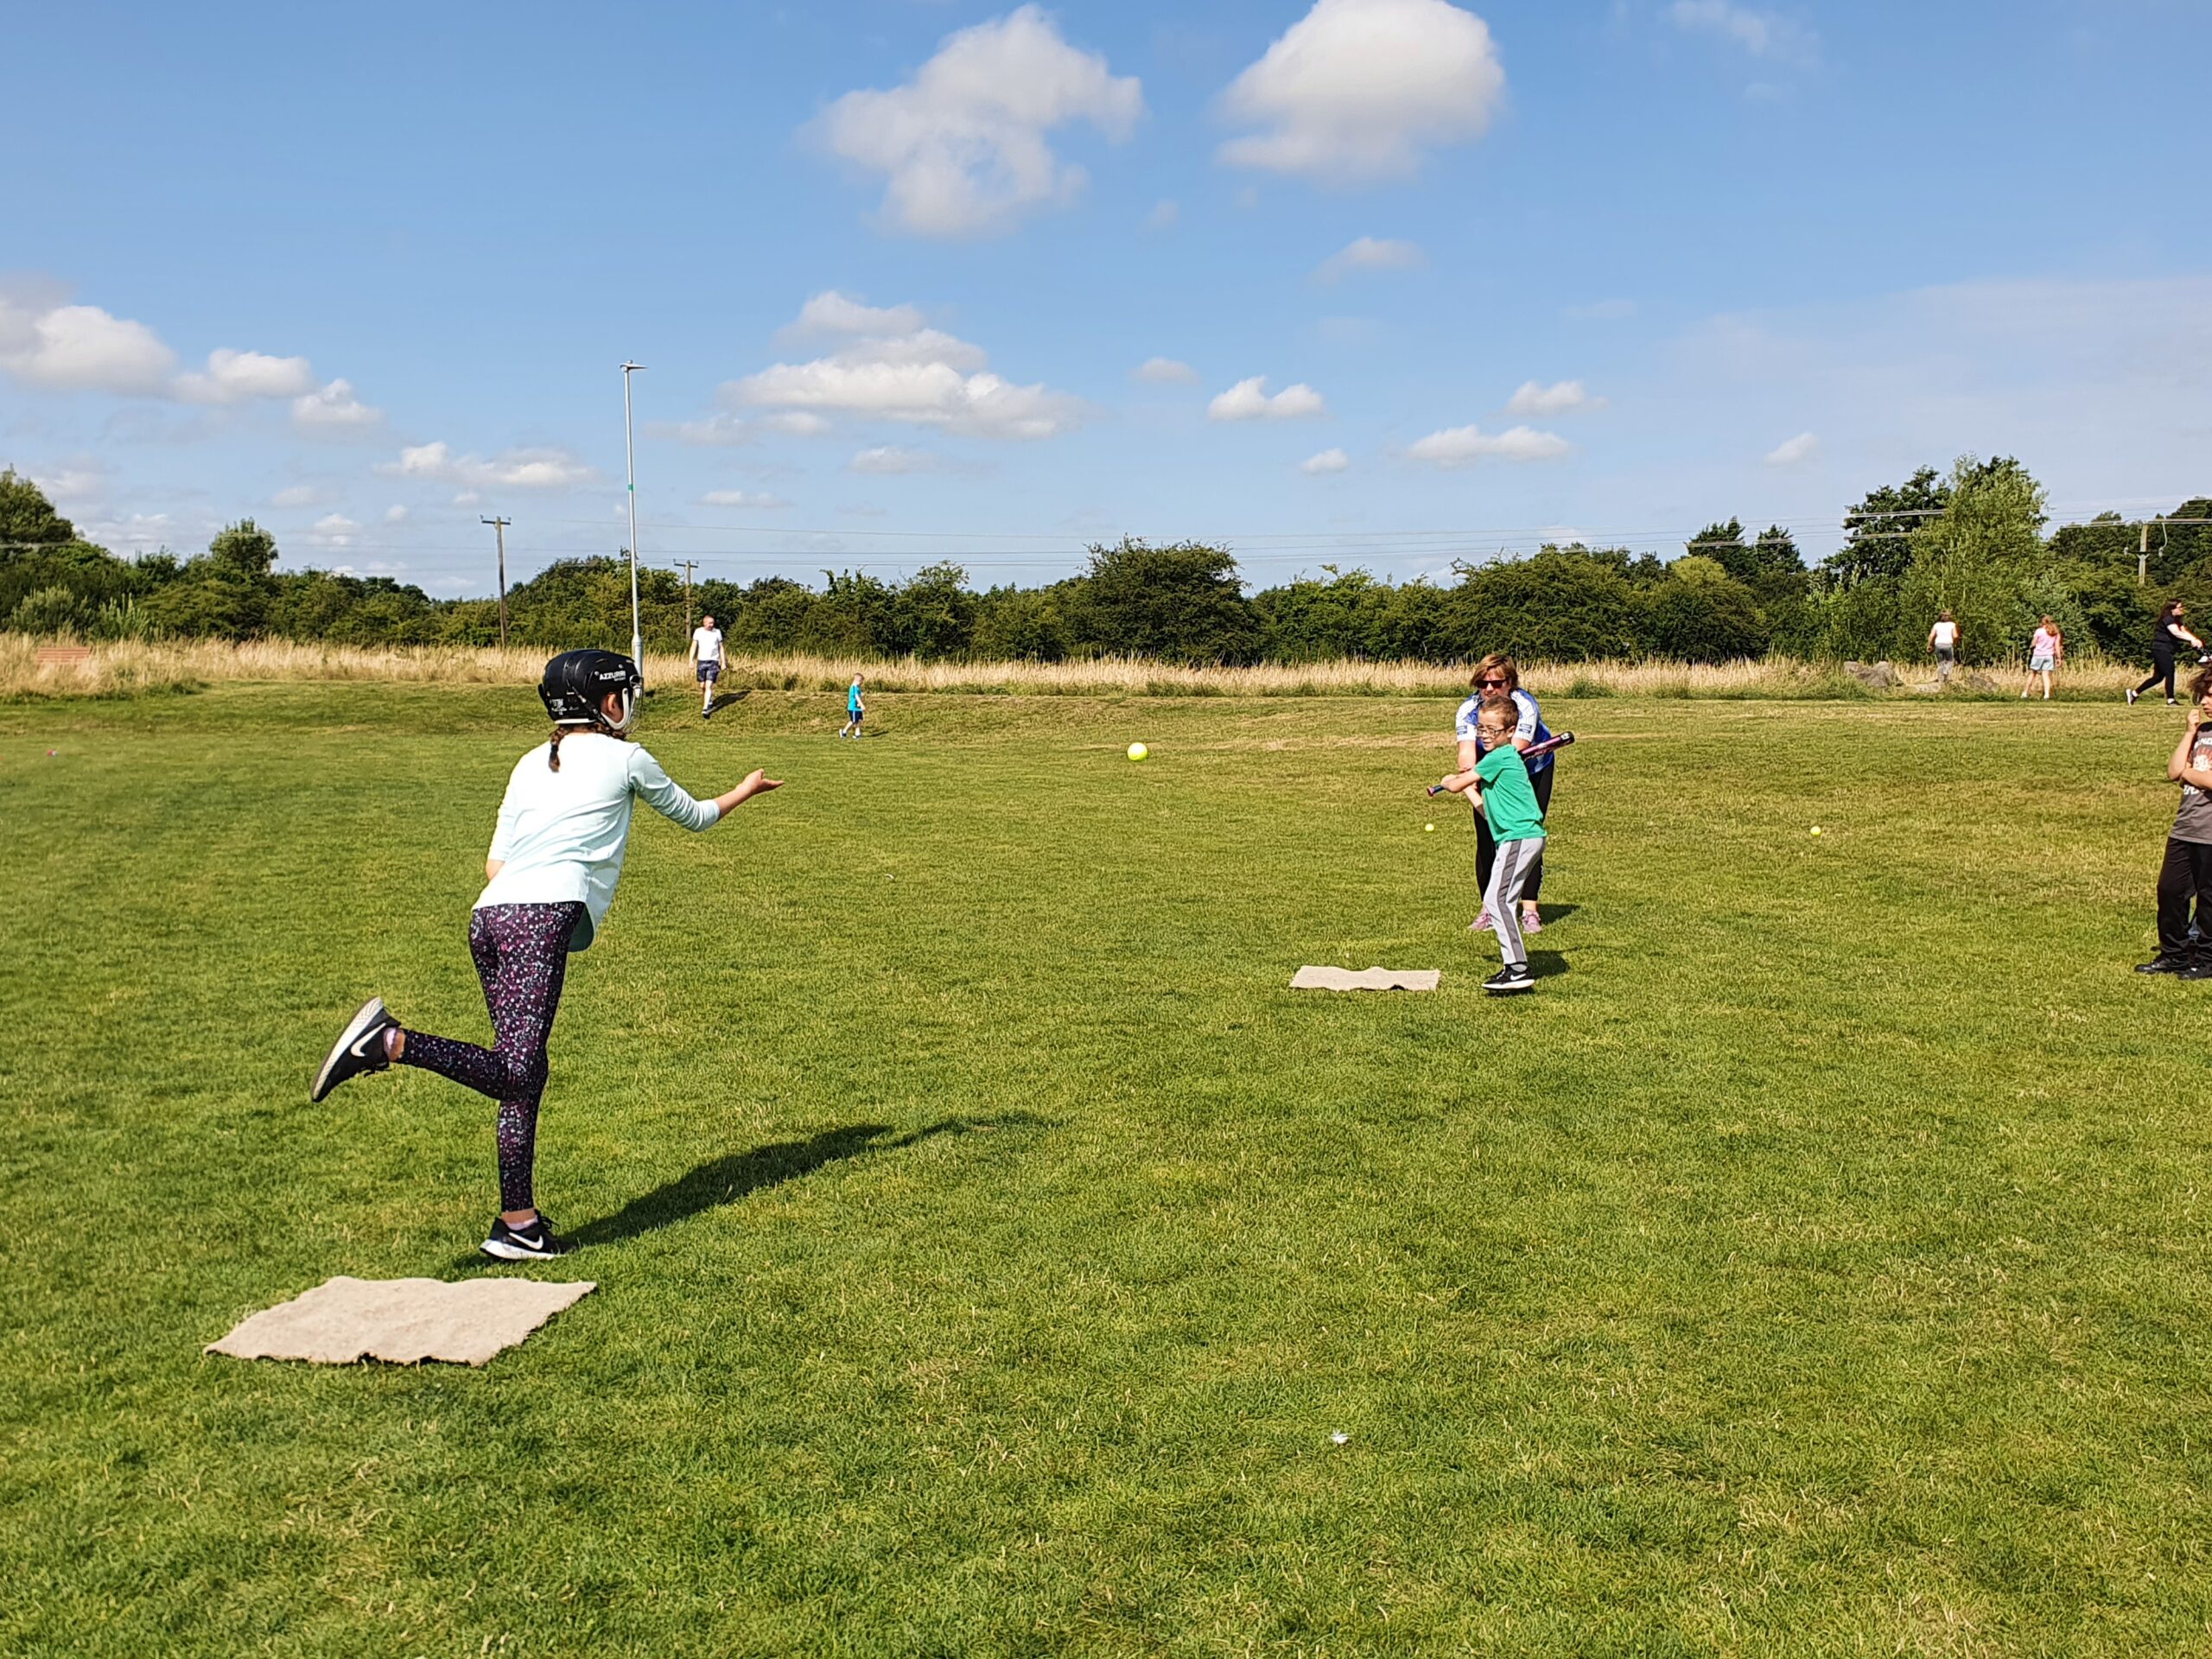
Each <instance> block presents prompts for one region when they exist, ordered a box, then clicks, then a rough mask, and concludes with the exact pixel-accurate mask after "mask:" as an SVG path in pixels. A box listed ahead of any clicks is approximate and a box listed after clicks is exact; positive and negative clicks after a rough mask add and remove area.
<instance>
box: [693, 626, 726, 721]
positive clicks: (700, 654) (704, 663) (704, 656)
mask: <svg viewBox="0 0 2212 1659" xmlns="http://www.w3.org/2000/svg"><path fill="white" fill-rule="evenodd" d="M689 654H690V658H691V660H692V661H693V662H695V663H696V664H698V665H699V718H700V719H702V720H704V719H706V718H707V716H708V715H711V714H713V713H714V712H715V681H717V680H719V679H721V677H722V631H721V629H720V628H718V627H716V626H715V619H714V618H713V617H711V616H702V617H701V618H700V619H699V626H697V627H696V628H694V629H692V630H691V649H690V653H689Z"/></svg>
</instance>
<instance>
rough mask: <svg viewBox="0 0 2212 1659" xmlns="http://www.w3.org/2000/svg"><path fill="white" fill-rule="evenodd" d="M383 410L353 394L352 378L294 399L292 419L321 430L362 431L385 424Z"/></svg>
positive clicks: (294, 422) (333, 382) (294, 421)
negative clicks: (372, 407) (371, 405)
mask: <svg viewBox="0 0 2212 1659" xmlns="http://www.w3.org/2000/svg"><path fill="white" fill-rule="evenodd" d="M383 421H384V411H383V410H380V409H371V408H370V407H369V406H368V405H367V404H365V403H363V402H362V401H361V400H360V399H359V397H356V396H354V394H353V382H352V381H350V380H343V379H340V380H333V381H332V382H331V383H330V384H329V385H327V386H323V387H320V388H318V389H317V390H315V391H310V392H308V393H306V394H305V395H303V396H302V397H295V398H294V399H293V400H292V422H293V424H294V425H296V426H304V427H307V428H308V429H311V430H315V431H321V432H332V433H337V432H363V431H366V430H367V429H370V428H372V427H374V426H378V425H381V424H382V423H383Z"/></svg>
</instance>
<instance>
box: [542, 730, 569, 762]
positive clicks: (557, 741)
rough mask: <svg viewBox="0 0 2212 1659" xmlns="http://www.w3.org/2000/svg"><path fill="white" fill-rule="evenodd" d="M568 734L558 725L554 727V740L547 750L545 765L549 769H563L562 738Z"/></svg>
mask: <svg viewBox="0 0 2212 1659" xmlns="http://www.w3.org/2000/svg"><path fill="white" fill-rule="evenodd" d="M567 735H568V734H567V733H566V732H564V731H563V730H562V729H561V728H559V727H558V726H556V727H555V728H553V742H552V745H551V747H549V748H548V749H547V750H546V752H545V765H546V767H547V769H548V770H549V771H552V772H558V771H560V770H561V740H562V739H563V737H566V736H567Z"/></svg>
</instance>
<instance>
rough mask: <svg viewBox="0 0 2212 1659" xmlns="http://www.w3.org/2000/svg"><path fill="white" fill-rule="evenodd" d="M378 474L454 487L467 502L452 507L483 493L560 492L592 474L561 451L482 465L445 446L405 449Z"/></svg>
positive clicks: (515, 455)
mask: <svg viewBox="0 0 2212 1659" xmlns="http://www.w3.org/2000/svg"><path fill="white" fill-rule="evenodd" d="M377 471H378V472H379V473H381V474H384V475H385V477H387V478H420V479H428V480H431V481H433V482H435V483H441V484H459V485H461V486H462V487H463V493H464V494H465V495H467V496H468V497H469V498H470V499H461V498H460V497H456V498H455V499H454V505H456V506H474V505H476V503H477V501H478V500H480V499H481V495H480V493H481V492H482V491H484V490H487V489H494V488H497V489H509V490H565V489H568V488H570V487H571V486H575V485H578V484H584V483H588V482H589V481H590V480H592V479H593V478H594V476H595V475H596V474H594V472H593V470H592V469H591V468H590V467H588V466H586V465H585V464H584V463H583V462H582V461H579V460H577V459H576V458H575V456H574V455H572V454H569V452H568V451H567V450H565V449H510V450H508V451H507V452H506V454H503V455H499V456H495V457H493V459H492V460H489V461H486V460H484V459H482V458H481V457H480V456H476V455H456V454H454V452H453V449H452V447H451V446H450V445H448V444H445V443H417V444H410V445H409V446H408V447H407V448H404V449H402V450H401V451H400V452H399V459H398V460H397V461H385V462H384V463H383V464H381V465H380V466H378V467H377Z"/></svg>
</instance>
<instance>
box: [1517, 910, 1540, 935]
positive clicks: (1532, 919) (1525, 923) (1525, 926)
mask: <svg viewBox="0 0 2212 1659" xmlns="http://www.w3.org/2000/svg"><path fill="white" fill-rule="evenodd" d="M1521 931H1522V934H1523V935H1524V936H1525V935H1528V934H1530V933H1541V932H1542V931H1544V918H1542V917H1541V916H1539V915H1538V914H1537V913H1536V912H1535V911H1533V910H1532V911H1530V912H1529V913H1528V914H1527V915H1525V916H1523V917H1522V918H1521Z"/></svg>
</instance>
